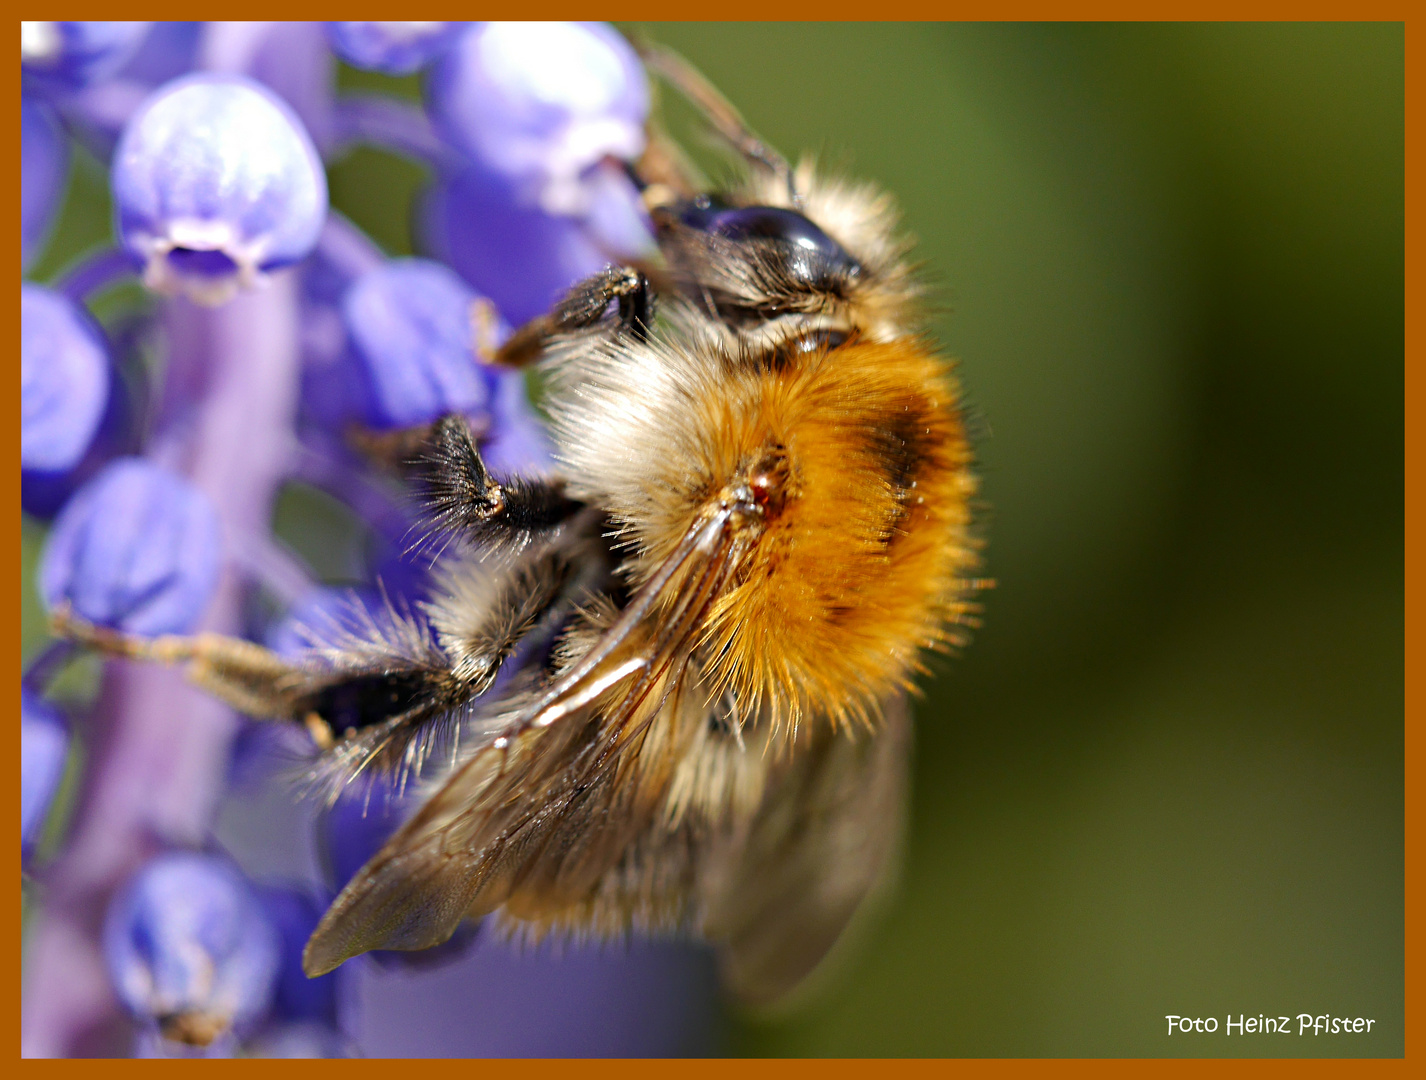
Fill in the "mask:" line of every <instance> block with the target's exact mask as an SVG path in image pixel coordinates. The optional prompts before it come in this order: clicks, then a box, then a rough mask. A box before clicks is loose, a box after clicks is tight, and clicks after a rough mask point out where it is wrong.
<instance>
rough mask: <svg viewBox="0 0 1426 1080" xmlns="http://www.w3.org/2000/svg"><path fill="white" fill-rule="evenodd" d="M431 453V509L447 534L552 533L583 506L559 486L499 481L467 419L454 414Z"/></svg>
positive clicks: (439, 425) (439, 426) (435, 435)
mask: <svg viewBox="0 0 1426 1080" xmlns="http://www.w3.org/2000/svg"><path fill="white" fill-rule="evenodd" d="M430 447H431V448H430V452H429V455H428V456H427V457H426V459H425V462H424V463H425V471H426V484H427V487H428V489H429V491H430V496H431V509H432V512H433V514H434V516H435V518H436V520H437V521H438V522H439V523H440V524H441V525H444V526H446V527H448V528H455V529H462V530H466V531H470V532H475V533H486V534H493V533H501V532H521V531H534V530H538V529H548V528H551V527H553V526H555V525H558V524H560V523H561V522H562V521H565V520H566V519H567V518H569V517H570V516H571V515H572V514H573V513H574V512H575V511H577V510H579V509H580V508H581V507H582V506H583V505H584V504H583V503H580V502H577V501H575V500H574V499H570V498H568V497H566V496H565V494H564V485H563V484H562V483H561V482H559V481H556V480H528V479H525V478H523V477H518V476H517V477H511V478H510V479H508V480H506V481H504V482H503V483H502V482H500V481H497V480H496V479H495V478H494V477H493V476H491V475H490V472H489V470H488V469H486V467H485V462H484V461H483V460H482V459H481V456H480V451H479V450H478V449H476V446H475V440H474V439H472V438H471V434H470V428H469V427H468V426H467V424H466V422H465V419H464V417H461V416H457V415H455V414H450V415H447V416H443V417H442V418H441V419H440V420H438V421H436V425H435V429H434V430H433V431H432V433H431V444H430Z"/></svg>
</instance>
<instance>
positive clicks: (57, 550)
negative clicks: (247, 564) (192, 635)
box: [39, 458, 221, 634]
mask: <svg viewBox="0 0 1426 1080" xmlns="http://www.w3.org/2000/svg"><path fill="white" fill-rule="evenodd" d="M220 545H221V535H220V530H219V523H218V514H217V511H216V510H215V509H214V508H213V505H212V503H211V502H210V501H209V500H208V497H207V496H206V495H204V494H203V492H201V491H199V490H198V489H197V488H196V487H194V486H193V485H192V484H191V483H189V482H188V481H187V480H185V479H184V478H183V477H181V476H178V475H177V474H175V473H171V472H169V471H168V470H167V469H164V468H161V467H160V466H158V465H155V464H153V463H152V462H148V461H144V460H142V459H140V458H121V459H120V460H118V461H115V462H112V463H111V464H109V465H108V466H106V467H105V468H104V470H103V471H102V472H100V473H99V474H98V475H97V476H95V477H94V479H93V480H91V481H89V483H87V484H85V485H84V487H82V488H81V489H80V490H79V491H78V492H77V493H76V494H75V496H74V498H72V499H71V500H70V501H69V503H68V505H66V506H65V508H64V510H63V512H62V513H61V514H60V515H59V517H58V518H57V519H56V520H55V524H54V528H53V529H52V530H51V531H50V535H49V538H48V540H47V542H46V544H45V549H44V551H43V553H42V554H41V556H40V567H39V586H40V595H41V596H43V597H44V600H45V603H46V604H47V605H49V607H50V608H51V609H53V608H55V607H58V606H59V605H60V604H64V603H68V604H71V605H73V607H74V610H75V611H76V612H77V613H78V614H79V615H81V616H83V617H84V618H86V619H89V620H90V621H91V622H95V623H100V624H103V625H105V626H113V627H117V628H120V629H123V630H128V631H130V632H132V633H137V634H177V633H183V632H184V631H187V630H191V629H192V628H193V626H194V624H196V623H197V621H198V618H199V617H200V616H201V615H202V614H203V609H204V608H205V607H207V605H208V600H209V598H210V597H211V596H212V593H213V589H214V588H215V586H216V585H217V580H218V568H219V564H220V554H221V551H220Z"/></svg>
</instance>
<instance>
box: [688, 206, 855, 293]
mask: <svg viewBox="0 0 1426 1080" xmlns="http://www.w3.org/2000/svg"><path fill="white" fill-rule="evenodd" d="M684 224H686V225H691V226H693V227H694V228H697V229H701V230H703V231H704V232H706V233H708V234H709V235H711V236H719V237H722V238H723V239H725V240H774V241H777V242H778V243H780V244H784V245H786V247H787V249H788V265H789V267H790V269H791V270H792V272H793V273H795V274H796V275H797V276H798V277H799V278H800V279H802V280H804V281H818V280H824V279H826V278H828V277H831V276H833V275H837V276H844V277H854V276H856V275H857V274H858V273H860V272H861V265H860V264H859V263H858V262H857V261H856V260H855V259H854V258H852V257H851V256H850V255H848V254H847V252H846V249H845V248H843V247H842V245H841V244H839V243H837V241H835V240H833V239H832V238H831V237H830V236H828V235H827V234H826V233H825V232H823V231H822V230H821V229H820V228H818V227H817V225H815V224H814V223H813V222H812V221H811V220H809V219H808V218H806V217H804V216H803V215H801V214H799V213H797V211H795V210H785V209H783V208H782V207H780V206H739V207H721V206H719V205H718V204H717V203H711V204H710V205H709V206H708V207H706V208H704V207H700V206H698V204H696V203H695V204H694V205H693V206H692V207H691V208H690V209H689V211H688V212H686V213H685V214H684Z"/></svg>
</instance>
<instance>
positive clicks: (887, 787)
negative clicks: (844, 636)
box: [702, 696, 911, 1006]
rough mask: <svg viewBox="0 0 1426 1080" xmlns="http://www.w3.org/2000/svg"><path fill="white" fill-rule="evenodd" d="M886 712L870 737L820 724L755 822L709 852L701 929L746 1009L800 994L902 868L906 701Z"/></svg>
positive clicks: (769, 792) (897, 701) (770, 793)
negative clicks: (872, 897)
mask: <svg viewBox="0 0 1426 1080" xmlns="http://www.w3.org/2000/svg"><path fill="white" fill-rule="evenodd" d="M884 715H885V722H884V724H883V726H882V727H881V728H880V730H879V731H878V732H877V734H876V735H874V736H869V735H868V734H867V733H866V732H864V731H863V732H858V733H857V735H856V738H855V739H853V738H851V737H849V736H848V735H847V734H846V733H845V732H843V733H835V732H831V731H829V730H826V729H825V728H824V732H825V733H824V734H823V735H822V736H821V737H820V738H819V739H818V740H817V741H816V742H814V744H813V745H812V746H810V747H808V748H806V749H805V750H799V751H798V752H797V753H795V754H794V755H793V757H792V759H791V760H790V761H789V763H788V766H787V770H786V772H785V773H784V774H783V775H782V777H781V778H780V780H779V781H777V782H775V783H770V784H769V787H768V790H767V791H766V793H765V794H764V796H763V802H762V805H761V807H760V808H759V810H758V812H757V813H756V814H755V815H754V816H753V818H752V819H751V821H750V822H749V823H748V824H747V826H746V827H745V828H744V829H742V830H739V831H738V833H737V834H736V835H734V836H733V837H731V838H729V841H728V842H727V843H726V844H725V845H720V846H719V848H717V849H715V850H714V851H711V852H710V853H709V856H708V860H707V863H706V865H705V874H706V876H705V878H704V881H703V888H702V893H703V904H704V913H703V929H704V932H705V933H706V934H707V935H708V937H709V938H710V939H712V940H714V941H717V942H718V943H719V945H720V951H719V957H720V964H721V967H722V973H723V979H724V984H725V985H726V986H727V987H728V989H729V990H730V991H732V992H733V993H734V994H735V995H736V996H737V997H739V998H740V999H742V1000H743V1001H744V1002H745V1003H747V1004H749V1005H753V1006H764V1005H769V1004H772V1003H774V1002H776V1001H777V1000H778V999H780V998H783V997H785V996H786V995H787V994H788V993H789V992H790V991H792V990H793V989H795V988H796V987H797V986H798V985H799V984H800V983H801V982H802V981H803V980H804V979H805V978H806V977H807V976H808V975H809V974H811V973H812V971H813V969H814V968H816V967H817V966H818V964H820V963H821V961H822V959H823V958H824V957H825V956H826V955H827V953H828V951H829V950H830V949H831V948H832V946H833V945H834V944H835V943H836V941H837V940H838V938H839V937H841V935H842V932H843V930H845V929H846V927H847V924H848V923H849V922H850V921H851V919H852V917H853V915H854V914H855V913H856V911H857V909H858V907H859V906H860V905H861V903H862V901H863V900H864V899H865V898H866V897H867V895H868V894H869V893H871V892H873V891H875V890H877V889H878V888H879V887H880V886H882V885H885V884H886V883H888V881H889V880H890V878H891V876H892V874H893V872H894V871H895V868H896V865H897V861H898V858H899V855H900V849H901V838H902V833H903V830H904V826H905V818H906V797H907V769H908V763H909V759H910V750H911V723H910V718H909V715H908V709H907V706H906V701H905V699H904V698H902V697H900V696H898V697H895V698H893V699H890V700H888V701H887V702H885V704H884Z"/></svg>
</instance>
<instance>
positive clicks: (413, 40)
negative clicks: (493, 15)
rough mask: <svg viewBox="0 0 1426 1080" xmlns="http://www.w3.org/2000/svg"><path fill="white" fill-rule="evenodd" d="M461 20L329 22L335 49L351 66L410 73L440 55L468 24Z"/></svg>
mask: <svg viewBox="0 0 1426 1080" xmlns="http://www.w3.org/2000/svg"><path fill="white" fill-rule="evenodd" d="M465 25H466V24H465V23H459V22H329V23H327V27H326V29H327V40H328V41H330V42H331V43H332V51H333V52H335V53H336V54H337V55H338V56H340V57H341V58H342V59H343V60H345V61H346V62H347V63H348V64H351V65H352V67H358V68H364V69H366V70H368V71H380V72H382V73H383V74H386V75H410V74H411V73H412V72H413V71H419V70H420V69H421V68H423V67H425V66H426V65H427V64H429V63H430V62H431V61H432V60H434V59H435V58H436V57H438V56H440V55H441V53H443V52H444V51H445V50H446V49H447V48H449V47H450V44H451V42H452V41H454V40H455V38H456V36H457V35H458V34H459V33H460V32H461V30H463V29H464V28H465Z"/></svg>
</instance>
